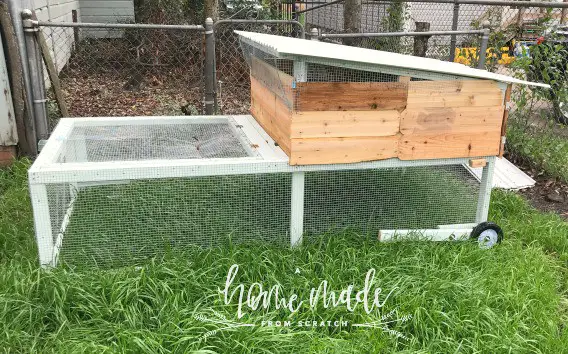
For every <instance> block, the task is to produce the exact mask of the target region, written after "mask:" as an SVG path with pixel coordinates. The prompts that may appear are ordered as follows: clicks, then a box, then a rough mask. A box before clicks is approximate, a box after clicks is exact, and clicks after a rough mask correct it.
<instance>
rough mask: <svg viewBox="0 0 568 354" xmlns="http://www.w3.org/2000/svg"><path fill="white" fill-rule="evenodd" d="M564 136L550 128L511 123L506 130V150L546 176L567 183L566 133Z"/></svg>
mask: <svg viewBox="0 0 568 354" xmlns="http://www.w3.org/2000/svg"><path fill="white" fill-rule="evenodd" d="M558 129H562V127H558ZM564 129H567V128H564ZM565 134H566V135H564V136H562V135H561V134H559V133H558V131H555V130H553V129H552V128H545V127H540V128H529V127H526V126H522V125H520V124H516V123H515V122H514V121H512V123H511V124H510V125H509V128H508V129H507V149H508V150H509V151H510V152H511V153H513V154H516V155H517V156H520V157H522V158H523V159H525V160H526V161H529V162H530V163H531V164H532V165H533V166H534V167H536V168H538V169H541V170H542V171H543V172H544V173H545V174H546V175H548V176H551V177H557V178H560V179H561V180H563V181H565V182H568V137H567V136H568V132H566V133H565Z"/></svg>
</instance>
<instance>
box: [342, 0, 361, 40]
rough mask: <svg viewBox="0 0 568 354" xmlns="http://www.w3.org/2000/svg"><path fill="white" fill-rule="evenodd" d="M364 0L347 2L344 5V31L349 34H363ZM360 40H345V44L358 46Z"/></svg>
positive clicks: (348, 0) (349, 0)
mask: <svg viewBox="0 0 568 354" xmlns="http://www.w3.org/2000/svg"><path fill="white" fill-rule="evenodd" d="M361 7H362V0H345V4H344V5H343V29H344V31H345V32H347V33H359V32H361ZM359 43H361V39H360V38H344V39H343V44H346V45H353V46H356V45H358V44H359Z"/></svg>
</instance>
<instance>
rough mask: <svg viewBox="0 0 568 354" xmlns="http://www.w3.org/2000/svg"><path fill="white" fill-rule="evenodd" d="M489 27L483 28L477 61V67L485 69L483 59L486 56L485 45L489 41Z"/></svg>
mask: <svg viewBox="0 0 568 354" xmlns="http://www.w3.org/2000/svg"><path fill="white" fill-rule="evenodd" d="M489 33H490V30H489V28H484V29H483V37H481V48H480V49H479V62H478V63H477V68H478V69H482V70H485V60H486V58H487V46H488V43H489Z"/></svg>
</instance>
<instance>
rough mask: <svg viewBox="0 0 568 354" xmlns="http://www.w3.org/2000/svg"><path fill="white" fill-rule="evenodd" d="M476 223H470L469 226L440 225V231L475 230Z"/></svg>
mask: <svg viewBox="0 0 568 354" xmlns="http://www.w3.org/2000/svg"><path fill="white" fill-rule="evenodd" d="M476 226H477V224H476V223H468V224H449V225H438V229H456V230H458V229H473V228H474V227H476Z"/></svg>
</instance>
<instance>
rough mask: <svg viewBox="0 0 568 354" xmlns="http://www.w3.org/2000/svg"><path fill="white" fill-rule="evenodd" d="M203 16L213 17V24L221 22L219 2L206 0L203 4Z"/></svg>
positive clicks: (217, 0)
mask: <svg viewBox="0 0 568 354" xmlns="http://www.w3.org/2000/svg"><path fill="white" fill-rule="evenodd" d="M203 15H204V17H205V18H208V17H211V19H212V20H213V22H216V21H217V20H219V0H205V1H204V3H203Z"/></svg>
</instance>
